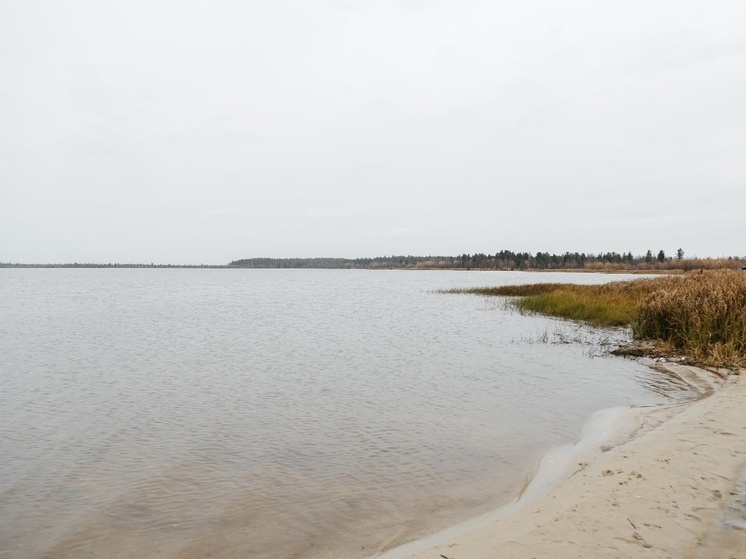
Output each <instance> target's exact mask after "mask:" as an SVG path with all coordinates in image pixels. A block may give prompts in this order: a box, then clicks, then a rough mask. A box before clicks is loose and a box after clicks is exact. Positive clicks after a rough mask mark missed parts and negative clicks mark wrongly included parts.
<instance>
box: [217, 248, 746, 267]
mask: <svg viewBox="0 0 746 559" xmlns="http://www.w3.org/2000/svg"><path fill="white" fill-rule="evenodd" d="M744 265H746V258H744V259H741V258H737V257H732V256H731V257H728V258H720V259H710V258H705V259H700V258H694V259H685V258H684V251H683V250H682V249H678V250H677V251H676V256H675V257H670V256H666V253H665V251H663V250H660V251H658V253H657V256H654V254H653V251H652V250H648V251H647V252H646V253H645V254H644V255H637V256H635V255H633V254H632V253H631V252H626V253H624V252H623V253H619V252H606V253H601V254H586V253H579V252H565V253H563V254H552V253H549V252H537V253H536V254H532V253H530V252H513V251H510V250H501V251H499V252H496V253H494V254H484V253H481V252H477V253H474V254H466V253H465V254H461V255H458V256H412V255H408V256H379V257H376V258H244V259H241V260H234V261H233V262H231V263H230V264H229V266H230V267H231V268H348V269H459V270H582V269H587V270H624V269H633V270H675V269H682V270H693V269H702V268H707V269H710V268H740V267H742V266H744Z"/></svg>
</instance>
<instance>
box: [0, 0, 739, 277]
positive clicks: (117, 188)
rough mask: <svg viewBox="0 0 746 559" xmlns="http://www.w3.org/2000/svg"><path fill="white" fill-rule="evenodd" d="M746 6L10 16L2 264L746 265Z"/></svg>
mask: <svg viewBox="0 0 746 559" xmlns="http://www.w3.org/2000/svg"><path fill="white" fill-rule="evenodd" d="M744 29H746V7H744V5H743V3H742V2H738V1H715V2H707V3H705V2H702V1H684V2H672V1H671V2H668V1H666V2H663V1H653V2H650V1H647V2H642V1H631V2H626V3H605V2H604V3H599V2H584V1H577V2H565V3H556V2H550V1H548V0H546V1H533V2H531V1H530V2H520V3H517V2H500V3H496V2H487V1H486V0H472V1H469V2H458V3H456V2H422V1H404V0H387V1H381V2H375V3H371V2H362V1H353V0H348V1H344V0H334V1H322V0H314V1H304V2H301V1H299V0H297V1H294V0H281V1H278V2H271V3H246V2H238V1H236V0H222V1H217V2H213V3H210V4H205V3H202V2H190V1H187V2H174V1H170V0H155V1H150V2H143V1H134V2H130V3H121V2H105V1H104V2H90V1H83V0H77V1H74V0H73V1H70V2H65V3H56V2H48V1H28V2H22V3H6V5H4V6H3V7H0V73H1V74H0V75H1V77H2V81H1V82H0V83H2V86H1V87H0V130H1V131H2V132H0V261H25V262H31V261H38V262H43V261H98V262H109V261H140V262H150V261H159V262H164V263H166V262H173V263H177V262H197V263H199V262H204V263H223V262H227V261H229V260H233V259H235V258H241V257H251V256H261V255H264V256H278V257H281V256H349V257H355V256H374V255H380V254H391V253H411V254H428V253H440V254H456V253H461V252H477V251H479V252H494V251H496V250H500V249H502V248H510V249H513V250H529V251H537V250H542V251H544V250H549V251H565V250H573V251H574V250H578V251H587V252H598V251H607V250H617V251H628V250H631V251H633V252H635V253H643V252H644V251H645V250H647V249H648V248H650V249H654V250H655V249H658V248H663V249H665V250H666V251H667V252H673V251H675V250H676V248H678V247H679V246H681V247H683V248H684V249H685V250H686V253H687V255H692V256H693V255H702V256H705V255H713V256H715V255H722V254H734V255H735V254H738V255H741V254H744V253H746V248H744V246H743V245H742V239H744V238H746V224H745V223H744V220H743V219H741V218H740V216H739V212H740V211H741V210H740V208H743V207H744V206H745V205H746V189H744V183H745V182H746V181H745V179H746V160H744V158H743V153H744V149H745V148H746V107H745V106H744V104H743V102H742V100H743V99H744V98H746V31H744Z"/></svg>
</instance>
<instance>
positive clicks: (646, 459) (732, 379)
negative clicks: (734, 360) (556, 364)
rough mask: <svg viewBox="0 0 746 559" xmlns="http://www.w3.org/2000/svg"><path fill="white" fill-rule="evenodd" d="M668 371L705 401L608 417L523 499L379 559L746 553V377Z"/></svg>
mask: <svg viewBox="0 0 746 559" xmlns="http://www.w3.org/2000/svg"><path fill="white" fill-rule="evenodd" d="M665 369H666V372H668V373H670V374H673V375H676V376H677V377H679V378H681V379H682V380H684V381H685V382H687V384H689V385H690V386H691V387H692V389H693V391H694V392H695V394H696V396H695V397H694V398H693V400H690V401H685V402H681V403H674V404H666V405H663V406H651V407H629V408H612V409H607V410H600V411H598V412H596V413H594V414H593V415H592V416H591V417H590V418H589V419H588V421H587V422H586V424H585V425H584V428H583V432H582V435H581V438H580V440H579V441H577V442H576V443H574V444H569V445H565V446H563V447H559V448H555V449H553V450H551V451H549V452H548V453H547V454H546V455H545V456H544V457H543V458H542V459H541V461H540V463H539V466H538V468H537V470H536V471H535V473H534V476H533V477H532V478H531V479H530V480H527V484H526V485H525V486H524V488H523V489H522V490H521V491H520V492H519V495H518V496H517V497H516V499H514V501H513V502H511V503H509V504H507V505H505V506H503V507H500V508H499V509H497V510H496V511H493V512H491V513H488V514H487V515H483V516H481V517H479V518H476V519H472V520H469V521H467V522H464V523H461V524H458V525H456V526H453V527H451V528H448V529H446V530H444V531H441V532H439V533H437V534H434V535H432V536H429V537H427V538H425V539H422V540H417V541H414V542H410V543H408V544H404V545H402V546H399V547H396V548H393V549H389V550H382V552H380V553H379V554H378V555H376V556H375V557H376V558H377V559H440V558H441V557H446V558H447V559H462V558H468V559H488V558H489V559H494V557H500V558H501V559H503V558H513V559H530V558H543V557H568V558H569V557H573V558H575V557H587V558H606V557H608V558H612V557H613V558H617V557H632V556H644V557H656V558H657V557H660V558H664V557H692V558H695V559H704V558H705V557H707V558H716V557H722V558H723V559H725V558H730V557H735V556H746V529H744V528H745V527H746V509H745V508H744V501H745V500H746V499H744V498H743V497H742V496H741V495H742V494H743V493H744V492H746V407H744V405H743V402H746V380H745V379H743V375H740V376H739V375H729V376H723V375H722V374H720V373H719V372H718V373H716V372H712V371H708V370H704V369H699V368H696V367H692V366H685V365H678V364H666V365H665ZM738 554H741V555H738Z"/></svg>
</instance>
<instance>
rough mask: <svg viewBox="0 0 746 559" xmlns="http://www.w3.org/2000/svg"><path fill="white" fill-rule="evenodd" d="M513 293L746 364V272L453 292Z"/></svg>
mask: <svg viewBox="0 0 746 559" xmlns="http://www.w3.org/2000/svg"><path fill="white" fill-rule="evenodd" d="M452 292H461V293H476V294H480V295H497V296H509V297H518V299H516V300H515V301H513V302H512V304H514V305H515V306H516V307H517V308H518V309H520V310H522V311H529V312H537V313H542V314H547V315H551V316H557V317H562V318H569V319H572V320H581V321H585V322H589V323H591V324H593V325H595V326H628V327H630V328H631V329H632V333H633V335H634V337H635V339H638V340H652V341H654V342H658V343H659V344H660V345H661V346H662V347H663V346H665V347H668V348H670V350H671V351H676V352H678V353H681V354H684V355H686V356H687V357H689V358H690V359H692V360H694V361H696V362H699V363H702V364H706V365H717V366H729V367H736V366H746V272H738V271H732V270H719V271H703V272H696V273H688V274H684V275H677V276H663V277H657V278H652V279H638V280H631V281H625V282H613V283H607V284H603V285H573V284H558V283H540V284H532V285H515V286H502V287H488V288H474V289H465V290H454V291H452Z"/></svg>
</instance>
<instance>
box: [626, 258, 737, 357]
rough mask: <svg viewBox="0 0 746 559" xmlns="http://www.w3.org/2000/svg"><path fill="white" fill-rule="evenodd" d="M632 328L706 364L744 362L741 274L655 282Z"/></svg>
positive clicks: (721, 273)
mask: <svg viewBox="0 0 746 559" xmlns="http://www.w3.org/2000/svg"><path fill="white" fill-rule="evenodd" d="M654 281H655V282H656V283H657V286H656V287H657V288H656V289H655V291H653V292H652V293H651V294H650V295H649V296H648V297H646V298H645V299H644V300H643V301H642V303H641V305H640V309H639V311H638V315H637V319H636V320H635V321H634V322H633V323H632V329H633V332H634V334H635V337H637V338H643V339H654V340H662V341H664V342H667V343H669V344H671V345H672V346H673V347H674V348H676V349H677V350H680V351H682V352H683V353H686V354H687V355H690V356H692V357H694V358H695V359H697V360H700V361H702V362H705V363H712V364H721V365H737V364H741V365H743V364H745V363H746V272H735V271H711V272H708V271H705V272H703V273H694V274H689V275H685V276H678V277H674V278H658V279H657V280H654Z"/></svg>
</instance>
